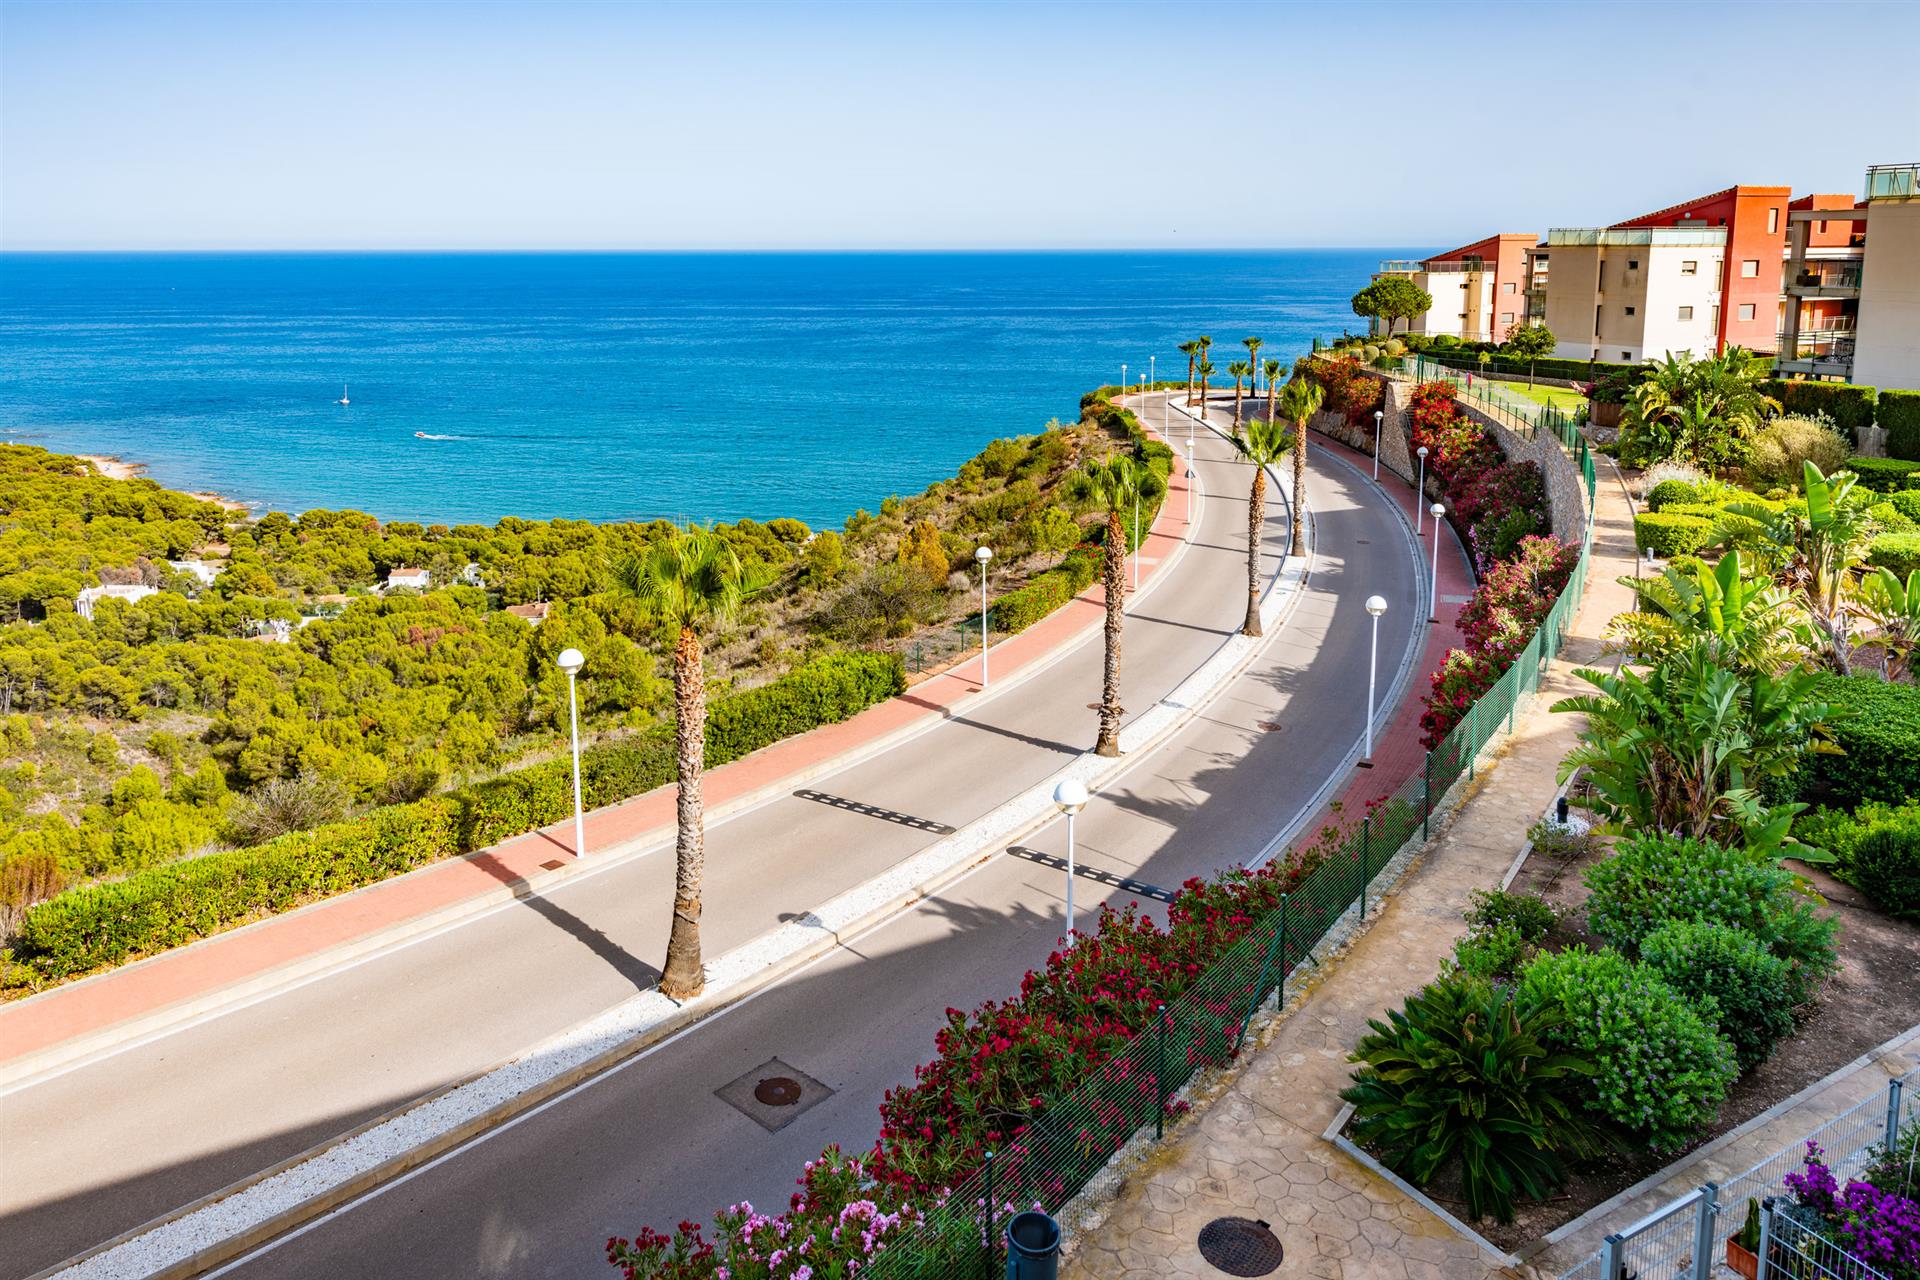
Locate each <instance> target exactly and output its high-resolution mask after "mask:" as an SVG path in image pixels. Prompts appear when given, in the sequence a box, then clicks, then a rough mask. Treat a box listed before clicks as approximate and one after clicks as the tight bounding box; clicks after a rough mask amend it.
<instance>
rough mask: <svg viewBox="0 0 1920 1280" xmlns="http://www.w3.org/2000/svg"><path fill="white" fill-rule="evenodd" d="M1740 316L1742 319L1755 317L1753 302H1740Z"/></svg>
mask: <svg viewBox="0 0 1920 1280" xmlns="http://www.w3.org/2000/svg"><path fill="white" fill-rule="evenodd" d="M1740 318H1741V319H1742V320H1751V319H1753V304H1752V303H1751V302H1743V303H1741V304H1740Z"/></svg>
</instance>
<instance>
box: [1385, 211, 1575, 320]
mask: <svg viewBox="0 0 1920 1280" xmlns="http://www.w3.org/2000/svg"><path fill="white" fill-rule="evenodd" d="M1536 239H1537V237H1535V236H1534V235H1533V234H1532V233H1531V232H1502V233H1501V234H1499V235H1492V236H1488V237H1487V238H1486V239H1484V240H1476V241H1474V242H1473V243H1472V244H1466V245H1461V246H1460V247H1459V248H1458V249H1449V250H1448V251H1447V252H1445V253H1438V254H1435V255H1433V256H1432V257H1430V258H1420V259H1418V260H1395V261H1389V262H1383V263H1381V264H1380V270H1378V271H1376V272H1375V273H1374V277H1373V278H1374V279H1376V280H1378V279H1379V278H1380V277H1381V276H1384V275H1401V276H1406V277H1407V278H1409V279H1410V280H1412V281H1413V283H1414V284H1416V285H1418V286H1419V287H1420V288H1422V289H1425V290H1426V291H1427V292H1428V293H1430V294H1432V295H1433V306H1432V308H1431V309H1430V310H1428V311H1427V312H1426V313H1425V314H1423V315H1419V316H1415V317H1414V318H1413V320H1412V321H1411V322H1410V323H1409V325H1408V326H1407V331H1408V332H1411V333H1424V334H1431V335H1439V334H1448V335H1450V336H1452V337H1455V338H1458V339H1460V340H1461V341H1462V342H1504V341H1506V337H1507V331H1508V330H1509V329H1511V328H1513V326H1514V325H1516V324H1524V323H1526V261H1527V253H1528V251H1529V250H1530V249H1531V248H1532V247H1533V245H1534V242H1535V240H1536ZM1372 329H1373V331H1375V332H1379V333H1384V332H1385V328H1384V326H1382V325H1381V324H1380V323H1379V322H1378V321H1375V322H1374V323H1373V325H1372Z"/></svg>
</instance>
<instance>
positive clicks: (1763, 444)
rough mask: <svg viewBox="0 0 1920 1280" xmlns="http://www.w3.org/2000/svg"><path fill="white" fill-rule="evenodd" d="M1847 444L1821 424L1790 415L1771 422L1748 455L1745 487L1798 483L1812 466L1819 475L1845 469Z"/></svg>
mask: <svg viewBox="0 0 1920 1280" xmlns="http://www.w3.org/2000/svg"><path fill="white" fill-rule="evenodd" d="M1849 452H1851V450H1850V448H1849V446H1848V442H1847V440H1846V438H1845V437H1843V436H1842V435H1841V434H1840V433H1839V432H1838V431H1836V430H1834V429H1833V427H1831V426H1829V425H1828V424H1827V423H1826V422H1825V421H1823V420H1816V419H1813V418H1808V417H1802V416H1800V415H1798V414H1789V415H1786V416H1784V417H1779V418H1775V419H1773V421H1771V422H1769V423H1767V425H1766V426H1764V427H1762V428H1761V429H1760V432H1759V434H1758V435H1756V436H1754V438H1753V440H1752V442H1751V444H1750V446H1749V450H1748V454H1747V465H1746V473H1747V483H1749V484H1751V485H1753V486H1755V487H1756V488H1766V487H1769V486H1771V485H1776V484H1789V483H1792V482H1794V481H1797V480H1798V479H1799V478H1800V477H1801V476H1802V475H1803V474H1804V473H1805V465H1804V464H1806V463H1808V462H1811V463H1813V465H1815V466H1816V467H1819V468H1820V473H1821V474H1822V475H1832V474H1833V473H1834V472H1835V471H1838V470H1839V469H1840V468H1841V467H1843V466H1845V465H1846V461H1847V455H1848V453H1849Z"/></svg>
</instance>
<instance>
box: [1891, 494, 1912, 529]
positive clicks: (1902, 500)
mask: <svg viewBox="0 0 1920 1280" xmlns="http://www.w3.org/2000/svg"><path fill="white" fill-rule="evenodd" d="M1887 502H1888V503H1889V504H1890V505H1891V506H1892V507H1893V509H1894V510H1895V511H1898V512H1899V513H1900V514H1901V515H1903V516H1905V517H1906V518H1907V519H1909V520H1911V521H1913V522H1914V523H1915V524H1920V489H1902V490H1900V491H1899V492H1898V493H1894V494H1889V495H1888V497H1887Z"/></svg>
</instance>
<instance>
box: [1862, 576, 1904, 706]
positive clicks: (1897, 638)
mask: <svg viewBox="0 0 1920 1280" xmlns="http://www.w3.org/2000/svg"><path fill="white" fill-rule="evenodd" d="M1852 608H1853V611H1854V613H1855V615H1856V616H1858V617H1859V618H1861V619H1862V620H1863V621H1865V622H1866V623H1868V624H1869V625H1870V626H1872V627H1873V629H1874V630H1873V633H1872V634H1871V635H1869V636H1867V637H1866V638H1865V639H1864V640H1862V641H1861V642H1860V647H1861V648H1863V649H1874V650H1878V651H1879V654H1880V674H1881V675H1882V676H1884V677H1885V678H1886V679H1888V680H1904V679H1906V678H1907V677H1908V676H1910V675H1912V674H1913V659H1914V653H1915V650H1916V649H1917V648H1920V569H1916V570H1914V571H1913V572H1912V573H1909V574H1908V575H1907V580H1906V581H1905V582H1902V581H1900V578H1899V575H1898V574H1896V573H1894V572H1893V570H1891V569H1885V568H1881V569H1875V570H1874V571H1873V572H1872V573H1869V574H1867V575H1866V576H1865V577H1863V578H1862V579H1861V580H1860V582H1859V585H1858V586H1856V587H1854V589H1853V600H1852Z"/></svg>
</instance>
